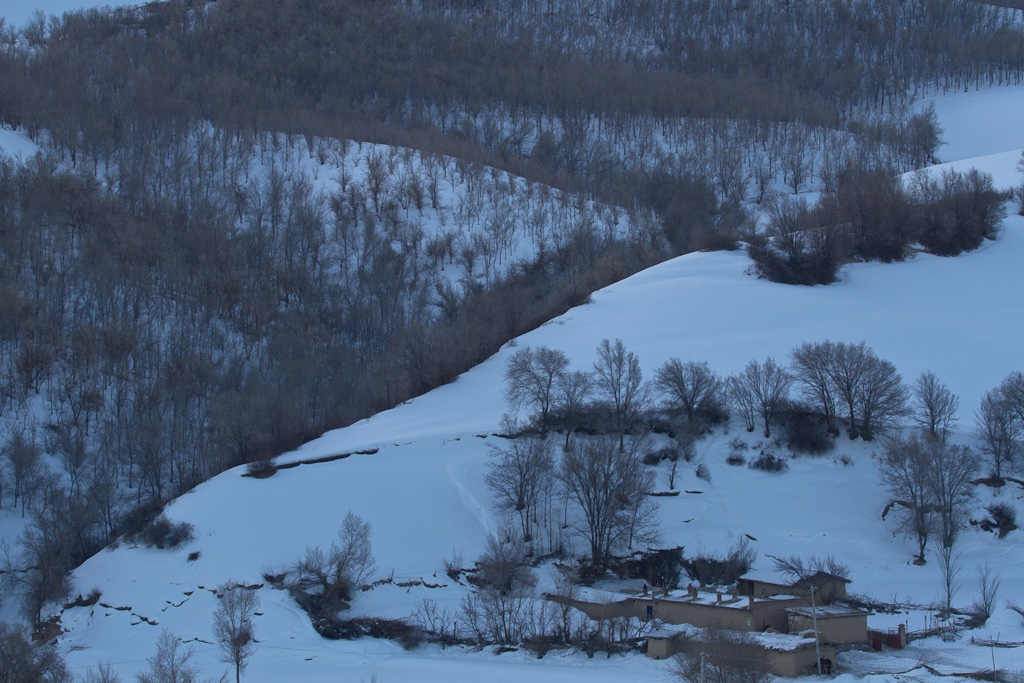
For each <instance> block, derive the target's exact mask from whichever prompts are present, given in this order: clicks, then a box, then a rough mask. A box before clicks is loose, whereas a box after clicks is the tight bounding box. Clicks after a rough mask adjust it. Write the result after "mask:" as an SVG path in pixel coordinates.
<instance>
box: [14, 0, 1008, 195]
mask: <svg viewBox="0 0 1024 683" xmlns="http://www.w3.org/2000/svg"><path fill="white" fill-rule="evenodd" d="M24 33H25V37H26V39H27V41H26V42H27V45H26V44H24V43H17V45H20V47H16V41H13V40H8V41H6V42H7V49H6V50H5V51H4V56H3V59H4V62H5V64H4V66H5V68H4V69H3V71H2V73H3V74H4V76H3V82H2V83H0V85H3V88H2V90H3V92H4V94H5V95H4V97H5V100H6V101H5V102H3V103H2V106H0V117H2V118H3V119H4V120H6V121H8V122H10V123H14V124H24V125H25V126H26V127H27V128H28V130H29V131H30V132H31V131H37V130H40V129H47V130H49V131H50V132H51V134H52V135H53V136H54V139H55V141H56V142H57V144H58V145H60V146H62V147H64V148H66V149H67V151H68V152H69V153H70V155H71V156H72V157H74V156H75V155H76V154H77V153H78V151H79V148H80V147H84V148H85V151H88V152H90V153H91V155H92V156H93V157H98V158H100V159H106V158H107V157H108V155H109V154H111V153H112V151H113V150H115V149H118V148H120V147H125V146H128V145H129V144H130V143H132V142H135V144H138V143H137V138H138V137H139V136H140V135H141V136H143V137H144V138H145V137H151V136H152V135H153V134H155V132H156V131H157V130H162V129H167V128H168V127H170V128H172V129H177V130H178V131H180V130H181V128H182V127H184V126H187V124H188V122H189V121H194V120H197V119H204V120H210V121H212V122H213V123H214V124H215V125H216V126H218V127H220V128H223V129H226V130H228V131H232V132H234V131H239V130H267V129H269V130H278V131H285V132H291V133H306V134H318V135H324V136H332V137H339V138H345V137H348V138H354V139H363V140H377V141H381V142H389V143H398V144H406V145H409V146H413V147H416V148H420V149H430V150H432V151H439V152H448V153H455V154H457V155H458V156H460V157H463V158H477V159H479V160H484V159H488V160H491V161H492V162H493V163H495V164H497V165H500V166H504V167H506V168H511V169H513V170H516V171H518V172H520V173H523V174H527V175H533V176H535V177H537V178H538V179H541V180H544V181H545V182H548V183H558V184H561V185H562V186H564V187H570V188H571V189H575V190H584V191H588V192H591V193H592V194H594V195H595V196H598V197H600V198H602V199H604V200H605V201H614V202H615V203H618V204H620V205H629V204H630V202H631V201H637V200H639V201H642V194H643V192H642V187H643V185H644V181H645V176H646V173H645V165H644V163H643V162H641V163H639V164H637V163H630V162H629V161H628V160H627V159H623V158H620V157H621V155H620V154H619V152H618V150H621V149H622V148H623V147H634V148H636V147H639V148H638V149H634V153H635V154H641V155H642V156H652V154H651V152H652V150H651V149H647V152H646V154H644V153H643V142H642V141H639V140H637V139H636V138H638V137H643V134H642V133H638V132H637V129H638V128H644V129H647V131H648V132H647V135H649V134H650V130H651V129H652V127H655V126H657V125H659V124H658V122H660V125H672V126H674V125H678V122H679V120H680V119H681V118H684V117H685V118H689V119H694V118H708V119H719V120H722V119H733V120H741V121H748V122H762V124H763V125H760V126H755V127H751V128H750V129H747V130H744V132H743V135H742V140H743V142H744V143H745V144H747V145H751V144H759V145H761V146H762V147H765V146H766V145H769V144H776V143H777V140H776V138H777V137H778V136H779V134H780V131H779V129H778V128H777V126H778V125H780V124H792V123H794V122H798V123H800V124H802V125H807V126H831V127H835V128H840V129H843V128H845V129H848V130H854V129H856V130H857V131H858V134H865V133H867V132H868V130H869V129H870V128H871V127H872V126H871V125H870V124H871V122H872V121H876V120H877V119H878V117H883V118H885V117H896V118H897V119H902V118H903V117H904V113H905V105H906V104H907V103H908V102H909V99H910V98H911V97H912V96H913V95H914V94H915V93H919V92H921V91H923V90H926V89H930V88H932V89H951V88H961V89H962V88H967V87H974V86H979V85H983V84H989V83H1007V82H1018V81H1019V79H1020V76H1021V73H1022V69H1024V36H1022V32H1021V29H1020V26H1019V24H1017V23H1015V22H1014V20H1013V18H1012V15H1011V14H1010V13H1009V12H1006V11H1004V10H1001V9H999V8H997V7H992V6H989V5H984V4H981V3H970V2H955V1H954V0H928V1H927V2H909V1H906V2H896V3H893V2H881V1H880V0H875V1H870V0H865V1H864V2H858V3H853V4H850V3H839V2H833V3H816V2H815V3H796V2H794V3H784V4H781V5H780V4H779V3H775V2H746V3H740V4H739V5H737V4H736V3H734V2H717V1H716V2H706V1H699V2H698V1H696V0H694V1H692V2H669V1H667V0H649V1H647V2H639V3H637V2H601V3H578V2H508V3H485V4H479V3H475V2H448V1H443V2H441V1H438V2H434V1H431V0H425V1H422V2H415V1H412V0H409V1H408V2H397V1H396V2H357V1H355V0H350V1H347V2H330V1H328V0H311V1H310V2H302V3H270V2H263V1H260V0H223V1H221V2H217V3H207V2H204V1H202V0H192V1H189V2H170V3H159V4H154V5H150V6H147V7H145V8H143V9H132V10H116V11H113V12H101V11H95V10H91V11H87V12H81V13H77V14H70V15H65V16H64V17H63V18H61V19H51V20H50V21H49V23H47V22H46V21H44V20H42V19H40V20H39V21H37V22H34V23H32V24H30V25H29V26H28V27H27V28H26V30H25V31H24ZM897 128H898V126H897ZM781 132H782V133H785V132H786V130H785V129H783V130H782V131H781ZM890 132H891V131H890ZM719 133H720V132H719V131H715V132H713V134H711V137H710V138H709V137H708V133H706V132H703V133H701V136H700V138H701V139H700V140H696V141H691V144H693V143H694V142H696V143H698V144H700V145H702V146H712V145H716V146H717V145H720V144H721V140H720V137H721V135H720V134H719ZM874 133H875V134H876V135H875V136H874V137H873V139H872V140H871V144H872V145H873V146H879V145H885V146H888V147H898V146H899V143H900V141H899V140H893V139H892V136H891V135H888V136H879V135H878V134H879V131H878V130H875V131H874ZM716 153H718V150H716ZM768 156H769V158H770V161H772V162H773V165H774V161H773V160H771V157H772V156H773V155H772V154H769V155H768ZM687 161H691V160H690V159H687ZM913 162H914V159H912V158H907V159H901V160H899V163H900V165H902V166H911V165H920V164H919V163H917V164H914V163H913ZM699 170H700V171H703V170H704V169H699ZM903 170H906V169H905V168H904V169H903ZM674 175H678V172H677V173H675V174H674ZM698 175H705V174H704V173H698ZM798 182H799V181H798ZM720 194H722V193H720Z"/></svg>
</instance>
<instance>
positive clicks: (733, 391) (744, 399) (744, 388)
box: [725, 374, 757, 432]
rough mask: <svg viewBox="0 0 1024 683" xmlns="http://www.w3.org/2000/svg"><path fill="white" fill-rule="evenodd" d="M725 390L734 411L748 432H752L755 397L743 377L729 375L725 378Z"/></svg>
mask: <svg viewBox="0 0 1024 683" xmlns="http://www.w3.org/2000/svg"><path fill="white" fill-rule="evenodd" d="M725 388H726V391H727V392H728V394H729V402H730V403H731V404H732V407H733V409H734V410H737V411H739V413H740V415H741V416H742V417H743V425H744V427H745V428H746V430H747V431H748V432H752V431H754V428H755V426H756V424H755V420H756V419H757V396H755V395H754V391H753V388H752V387H751V386H750V385H749V384H748V383H747V382H746V381H745V380H744V378H743V376H742V375H741V374H740V375H730V376H729V377H726V378H725Z"/></svg>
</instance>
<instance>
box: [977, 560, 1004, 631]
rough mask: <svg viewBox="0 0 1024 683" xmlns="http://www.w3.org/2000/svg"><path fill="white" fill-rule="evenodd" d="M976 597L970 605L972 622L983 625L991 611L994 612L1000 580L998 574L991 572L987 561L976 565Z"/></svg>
mask: <svg viewBox="0 0 1024 683" xmlns="http://www.w3.org/2000/svg"><path fill="white" fill-rule="evenodd" d="M977 577H978V599H977V600H975V602H974V604H973V605H971V610H970V612H971V616H972V617H973V620H974V623H975V624H977V625H978V626H984V625H985V622H986V621H988V620H989V618H990V617H991V616H992V613H993V612H995V609H996V603H997V602H998V598H999V587H1000V584H1001V582H1000V580H999V574H998V573H993V572H992V568H991V567H989V565H988V562H986V563H985V564H983V565H982V566H980V567H978V573H977Z"/></svg>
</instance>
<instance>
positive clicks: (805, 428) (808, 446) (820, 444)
mask: <svg viewBox="0 0 1024 683" xmlns="http://www.w3.org/2000/svg"><path fill="white" fill-rule="evenodd" d="M785 431H786V443H787V444H788V445H789V447H790V448H792V449H793V450H794V451H796V452H798V453H807V454H810V455H821V454H823V453H827V452H828V451H830V450H832V446H833V439H832V435H831V434H829V431H828V422H827V421H826V420H825V418H824V417H823V416H822V415H819V414H817V413H815V412H813V411H811V410H808V409H806V408H801V407H796V408H795V409H794V410H793V411H792V412H790V413H789V415H788V416H787V419H786V425H785Z"/></svg>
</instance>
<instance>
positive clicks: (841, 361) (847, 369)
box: [827, 342, 873, 438]
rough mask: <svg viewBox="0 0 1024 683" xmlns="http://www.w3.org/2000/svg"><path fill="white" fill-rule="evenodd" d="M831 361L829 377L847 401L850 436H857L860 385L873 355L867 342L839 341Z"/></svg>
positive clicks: (834, 347) (828, 369)
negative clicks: (869, 359) (848, 342)
mask: <svg viewBox="0 0 1024 683" xmlns="http://www.w3.org/2000/svg"><path fill="white" fill-rule="evenodd" d="M832 351H833V353H832V354H831V362H830V363H829V364H828V366H827V371H828V376H829V379H831V380H832V384H833V385H834V386H835V389H836V393H837V394H838V396H839V397H840V398H841V399H842V401H843V403H845V407H846V411H847V417H848V419H849V425H850V438H856V436H857V414H856V411H857V408H858V398H859V396H860V386H861V383H862V382H863V378H864V373H865V372H866V368H867V364H868V358H869V356H871V355H873V352H872V351H871V349H869V348H868V347H867V344H866V343H865V342H860V343H859V344H847V343H844V342H839V343H837V344H835V345H834V346H833V348H832Z"/></svg>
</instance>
